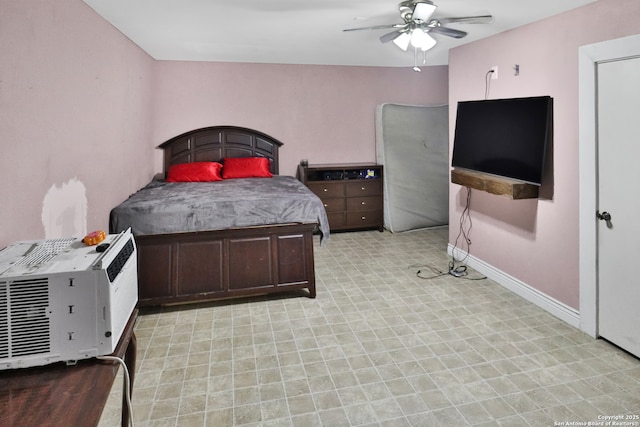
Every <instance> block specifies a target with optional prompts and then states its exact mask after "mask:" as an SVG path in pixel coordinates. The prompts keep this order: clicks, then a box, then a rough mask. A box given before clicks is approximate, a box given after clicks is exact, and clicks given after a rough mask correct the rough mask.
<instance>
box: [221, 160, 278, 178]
mask: <svg viewBox="0 0 640 427" xmlns="http://www.w3.org/2000/svg"><path fill="white" fill-rule="evenodd" d="M270 166H271V162H270V161H269V159H267V158H266V157H231V158H228V159H224V167H223V168H222V177H223V178H224V179H229V178H271V177H272V176H273V174H272V173H271V171H270V170H269V167H270Z"/></svg>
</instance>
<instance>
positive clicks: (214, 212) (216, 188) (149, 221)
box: [109, 175, 329, 241]
mask: <svg viewBox="0 0 640 427" xmlns="http://www.w3.org/2000/svg"><path fill="white" fill-rule="evenodd" d="M310 222H315V223H318V226H319V229H320V232H321V233H322V240H323V241H326V240H327V239H328V238H329V223H328V220H327V214H326V212H325V209H324V205H323V204H322V201H321V200H320V198H318V196H316V195H315V194H313V193H312V192H311V191H310V190H309V189H308V188H307V187H305V186H304V185H303V184H302V183H301V182H300V181H298V180H297V179H295V178H294V177H291V176H282V175H276V176H274V177H273V178H242V179H229V180H224V181H216V182H164V181H152V182H151V183H149V184H148V185H147V186H145V187H144V188H142V189H141V190H140V191H138V192H137V193H135V194H133V195H132V196H131V197H129V199H127V200H126V201H124V202H123V203H121V204H120V205H118V206H117V207H115V208H114V209H113V210H112V211H111V215H110V219H109V231H110V232H111V233H119V232H120V231H122V230H125V229H127V228H128V227H131V230H132V232H133V234H134V235H147V234H165V233H176V232H187V231H204V230H222V229H226V228H235V227H249V226H256V225H269V224H287V223H310Z"/></svg>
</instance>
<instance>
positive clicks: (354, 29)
mask: <svg viewBox="0 0 640 427" xmlns="http://www.w3.org/2000/svg"><path fill="white" fill-rule="evenodd" d="M404 25H405V24H389V25H374V26H372V27H361V28H347V29H344V30H342V31H360V30H381V29H383V28H401V27H404Z"/></svg>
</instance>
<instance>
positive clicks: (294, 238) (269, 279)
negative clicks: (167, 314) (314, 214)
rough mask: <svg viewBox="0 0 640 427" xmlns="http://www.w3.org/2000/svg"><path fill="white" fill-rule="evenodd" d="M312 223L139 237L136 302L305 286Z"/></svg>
mask: <svg viewBox="0 0 640 427" xmlns="http://www.w3.org/2000/svg"><path fill="white" fill-rule="evenodd" d="M315 227H316V224H285V225H272V226H264V227H247V228H237V229H231V230H212V231H199V232H189V233H176V234H160V235H148V236H137V237H136V244H137V249H138V301H139V302H138V305H139V306H150V305H165V304H175V303H186V302H196V301H209V300H217V299H225V298H234V297H242V296H254V295H261V294H268V293H274V292H287V291H292V290H302V289H306V290H307V295H308V296H309V297H311V298H315V296H316V286H315V272H314V259H313V231H314V229H315Z"/></svg>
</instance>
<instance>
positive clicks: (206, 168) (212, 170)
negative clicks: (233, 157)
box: [166, 162, 222, 182]
mask: <svg viewBox="0 0 640 427" xmlns="http://www.w3.org/2000/svg"><path fill="white" fill-rule="evenodd" d="M221 169H222V165H221V164H220V163H218V162H194V163H180V164H178V165H173V166H171V167H170V168H169V172H168V173H167V179H166V181H167V182H209V181H222V177H221V176H220V170H221Z"/></svg>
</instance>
